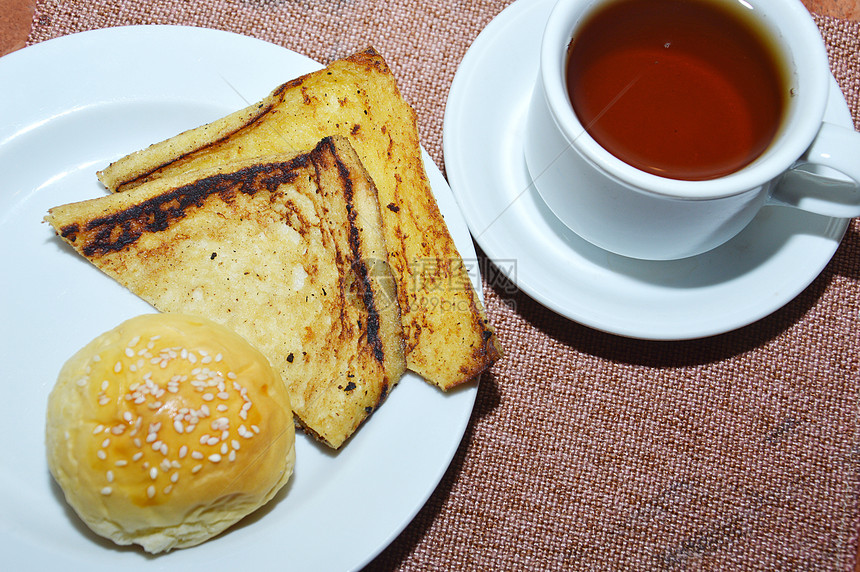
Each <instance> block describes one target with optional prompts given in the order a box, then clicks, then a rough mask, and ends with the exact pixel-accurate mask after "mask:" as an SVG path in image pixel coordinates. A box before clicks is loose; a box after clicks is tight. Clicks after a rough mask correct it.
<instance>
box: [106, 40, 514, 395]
mask: <svg viewBox="0 0 860 572" xmlns="http://www.w3.org/2000/svg"><path fill="white" fill-rule="evenodd" d="M328 133H337V134H340V135H342V136H344V137H346V138H347V139H349V141H350V142H351V143H352V145H353V147H355V149H356V151H357V152H358V155H359V157H360V158H361V161H362V163H363V164H364V166H365V167H366V168H367V171H368V172H369V173H370V175H371V177H372V178H373V180H374V182H375V183H376V186H377V189H378V192H379V202H380V205H381V210H382V220H383V227H384V232H385V239H386V244H387V247H388V251H389V256H390V261H391V264H392V267H393V270H394V275H395V276H396V277H397V282H398V296H399V302H400V308H401V313H402V318H403V327H404V332H405V335H406V347H407V365H408V367H409V369H411V370H413V371H415V372H416V373H418V374H420V375H421V376H422V377H424V378H425V379H426V380H427V381H429V382H431V383H434V384H436V385H438V386H439V387H441V388H443V389H448V388H451V387H454V386H456V385H458V384H461V383H463V382H465V381H468V380H469V379H471V378H473V377H475V376H476V375H478V374H479V373H481V372H482V371H484V370H485V369H487V368H488V367H489V366H490V365H491V364H492V363H493V362H494V361H495V360H497V359H498V358H499V357H500V355H501V348H500V345H499V343H498V341H497V339H496V336H495V334H494V332H493V329H492V328H491V327H490V325H489V324H488V321H487V318H486V315H485V312H484V309H483V307H482V305H481V302H480V300H479V299H478V296H477V294H476V292H475V291H474V289H473V288H472V285H471V283H470V281H469V278H468V275H467V269H466V267H465V264H464V262H463V259H462V258H461V256H460V254H459V253H458V252H457V249H456V247H455V245H454V242H453V240H452V239H451V236H450V234H449V232H448V228H447V226H446V224H445V221H444V219H443V218H442V215H441V213H440V212H439V208H438V206H437V204H436V201H435V199H434V197H433V194H432V190H431V188H430V184H429V182H428V180H427V176H426V173H425V171H424V165H423V161H422V154H421V148H420V145H419V140H418V129H417V124H416V116H415V112H414V111H413V109H412V108H411V107H410V106H409V105H408V104H407V103H406V102H405V101H404V100H403V98H402V97H401V95H400V92H399V90H398V88H397V85H396V82H395V79H394V76H393V74H392V73H391V71H390V69H389V68H388V66H387V65H386V63H385V61H384V60H383V58H382V57H381V56H380V55H379V54H378V53H377V52H376V51H374V50H373V49H369V50H366V51H364V52H360V53H356V54H354V55H352V56H350V57H347V58H345V59H342V60H338V61H335V62H333V63H331V64H330V65H329V66H327V67H326V68H324V69H322V70H320V71H317V72H314V73H310V74H307V75H304V76H301V77H299V78H296V79H294V80H292V81H289V82H287V83H285V84H283V85H281V86H280V87H278V88H276V89H275V90H274V91H273V92H272V93H271V94H270V95H269V96H268V97H266V98H264V99H263V100H262V101H260V102H258V103H255V104H253V105H250V106H248V107H247V108H245V109H242V110H239V111H237V112H235V113H233V114H231V115H228V116H226V117H224V118H222V119H220V120H217V121H215V122H213V123H210V124H208V125H204V126H201V127H199V128H196V129H192V130H190V131H187V132H184V133H181V134H179V135H177V136H175V137H173V138H171V139H168V140H166V141H162V142H160V143H156V144H154V145H152V146H150V147H148V148H146V149H143V150H141V151H138V152H135V153H132V154H131V155H128V156H126V157H123V158H122V159H120V160H118V161H116V162H115V163H113V164H112V165H110V166H109V167H107V168H106V169H104V170H103V171H101V172H100V173H99V179H100V180H101V181H102V182H103V183H104V184H105V186H107V187H108V188H109V189H110V190H112V191H124V190H126V189H131V188H134V187H135V186H136V185H139V184H141V183H143V182H145V181H151V180H155V179H158V178H160V177H165V176H171V175H174V174H176V173H181V172H183V171H186V170H188V169H198V168H201V167H206V166H212V165H217V164H219V163H221V162H224V161H232V160H235V159H237V158H247V157H251V156H255V155H260V154H267V153H272V152H281V151H284V150H289V149H305V148H309V147H311V146H312V145H313V144H314V142H315V141H317V140H319V139H320V138H321V137H323V136H325V135H326V134H328Z"/></svg>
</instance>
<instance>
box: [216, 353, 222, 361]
mask: <svg viewBox="0 0 860 572" xmlns="http://www.w3.org/2000/svg"><path fill="white" fill-rule="evenodd" d="M222 359H224V356H222V355H221V354H220V353H219V354H216V355H215V361H216V362H219V361H221V360H222Z"/></svg>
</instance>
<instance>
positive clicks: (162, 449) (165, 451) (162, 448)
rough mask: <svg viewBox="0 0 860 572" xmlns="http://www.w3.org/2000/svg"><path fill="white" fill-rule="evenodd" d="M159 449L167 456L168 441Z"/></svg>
mask: <svg viewBox="0 0 860 572" xmlns="http://www.w3.org/2000/svg"><path fill="white" fill-rule="evenodd" d="M159 450H160V451H161V454H162V455H164V456H165V457H166V456H167V443H162V444H161V448H160V449H159Z"/></svg>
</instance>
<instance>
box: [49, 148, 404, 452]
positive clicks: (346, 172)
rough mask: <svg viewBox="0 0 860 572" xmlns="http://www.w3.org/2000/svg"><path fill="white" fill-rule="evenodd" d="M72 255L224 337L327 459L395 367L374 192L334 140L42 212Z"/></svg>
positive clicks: (350, 154)
mask: <svg viewBox="0 0 860 572" xmlns="http://www.w3.org/2000/svg"><path fill="white" fill-rule="evenodd" d="M46 220H47V221H48V222H49V223H50V224H51V225H52V226H53V227H54V228H55V230H56V231H57V233H58V234H59V235H60V236H61V237H62V238H63V239H64V240H66V241H67V242H68V243H69V244H71V245H72V246H73V247H74V248H75V250H77V251H78V252H79V253H80V254H82V255H83V256H84V257H86V258H87V259H88V260H89V261H90V262H92V263H93V264H95V265H96V266H97V267H98V268H100V269H101V270H102V271H104V272H105V273H106V274H108V275H109V276H111V277H112V278H114V279H115V280H117V281H118V282H120V283H121V284H122V285H124V286H126V287H127V288H128V289H129V290H131V291H132V292H133V293H135V294H137V295H138V296H140V297H141V298H143V299H144V300H146V301H147V302H149V303H151V304H152V305H153V306H155V307H156V308H157V309H159V310H161V311H164V312H172V311H176V312H179V311H182V312H187V313H193V314H198V315H202V316H205V317H208V318H210V319H212V320H214V321H216V322H219V323H222V324H225V325H227V326H229V327H230V328H232V329H233V330H234V331H236V332H237V333H239V334H240V335H242V336H244V337H245V338H246V339H247V340H249V341H250V342H251V343H252V344H254V345H255V346H256V347H257V348H259V349H260V350H261V351H262V352H263V353H264V354H265V355H266V356H267V357H268V358H269V360H270V361H271V363H272V365H273V366H274V367H275V368H276V369H278V370H279V371H280V373H281V375H282V377H283V379H284V381H285V383H286V384H287V387H288V389H289V391H290V397H291V399H292V405H293V409H294V412H295V414H296V416H297V417H298V420H299V423H300V424H301V425H302V426H303V427H304V428H305V429H306V430H307V431H308V432H309V433H311V434H312V435H314V436H316V437H317V438H319V439H321V440H322V441H323V442H325V443H326V444H328V445H329V446H331V447H334V448H337V447H340V446H341V444H343V442H344V441H345V440H346V439H347V438H348V437H349V436H350V435H351V434H352V433H353V432H354V431H355V430H356V429H357V428H358V426H359V425H360V424H361V423H362V422H363V421H364V420H365V419H366V418H367V417H368V415H370V413H371V412H372V411H373V410H374V409H375V408H377V407H378V406H379V405H380V404H381V403H382V402H383V400H384V399H385V397H386V395H387V394H388V392H389V390H390V389H391V388H392V387H393V386H394V385H395V384H396V383H397V381H398V380H399V379H400V377H401V375H402V374H403V372H404V370H405V368H406V361H405V353H404V341H403V332H402V327H401V321H400V312H399V307H398V304H397V294H396V283H395V280H394V277H393V275H392V274H391V270H390V266H389V264H388V259H387V252H386V249H385V242H384V237H383V235H382V222H381V219H380V211H379V204H378V202H377V196H376V189H375V187H374V185H373V181H372V180H371V179H370V177H369V176H368V175H367V173H366V172H365V171H364V169H363V168H362V165H361V163H360V161H359V159H358V156H357V155H356V154H355V152H354V150H353V149H352V147H351V146H350V145H349V143H348V142H347V141H346V140H345V139H341V138H338V137H332V138H326V139H324V140H323V141H321V142H320V143H319V144H318V145H317V146H316V147H315V148H314V149H313V150H312V151H311V152H309V153H303V154H298V155H286V156H283V155H282V156H270V157H268V158H265V159H264V160H263V159H254V160H251V161H244V162H237V163H231V164H229V165H225V166H221V167H217V168H210V169H206V170H201V171H191V172H188V173H185V174H183V175H180V176H178V177H165V178H161V179H158V180H155V181H152V182H150V183H147V184H144V185H140V186H138V187H136V188H134V189H132V190H129V191H128V192H124V193H117V194H112V195H107V196H105V197H101V198H97V199H93V200H89V201H84V202H80V203H74V204H70V205H65V206H60V207H56V208H53V209H51V210H50V211H49V215H48V216H47V217H46Z"/></svg>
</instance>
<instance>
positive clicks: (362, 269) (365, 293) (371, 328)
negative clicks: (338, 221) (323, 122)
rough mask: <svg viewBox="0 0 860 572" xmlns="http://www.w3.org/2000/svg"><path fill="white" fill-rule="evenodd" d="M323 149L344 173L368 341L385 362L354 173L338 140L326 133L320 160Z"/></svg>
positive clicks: (316, 153)
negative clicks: (358, 219)
mask: <svg viewBox="0 0 860 572" xmlns="http://www.w3.org/2000/svg"><path fill="white" fill-rule="evenodd" d="M323 151H328V152H329V153H330V154H331V157H332V158H333V159H334V162H335V166H336V167H337V170H338V173H340V178H341V181H342V182H343V193H344V197H345V198H346V211H347V220H348V221H349V230H348V232H349V246H350V249H351V251H352V256H353V260H354V261H355V262H354V264H353V270H354V271H355V273H356V275H357V277H358V279H359V282H360V285H359V289H360V291H361V297H362V301H363V302H364V307H365V308H366V309H367V314H368V315H367V324H366V327H365V332H366V335H367V342H368V344H370V346H371V347H372V348H373V357H374V358H375V359H376V361H377V362H379V363H380V364H381V363H383V362H384V361H385V350H384V349H383V347H382V339H381V338H380V336H379V311H378V310H377V307H376V299H375V297H374V294H373V287H372V284H371V283H370V276H369V272H368V269H367V263H366V262H365V260H364V257H363V256H362V245H361V236H360V230H359V227H358V225H357V224H356V216H357V211H356V209H355V205H354V204H353V201H354V198H353V183H352V174H351V172H350V170H349V168H348V167H347V166H346V165H345V164H344V162H343V160H342V159H341V158H340V156H339V155H338V153H337V149H336V147H335V145H334V141H333V140H332V138H331V137H326V138H325V139H323V140H322V141H320V144H319V145H317V147H316V148H315V149H314V150H313V151H312V152H311V154H312V155H313V156H314V157H315V158H316V159H317V161H316V163H317V164H318V163H319V162H320V161H321V160H324V159H323V158H321V157H320V155H321V154H322V152H323Z"/></svg>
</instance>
